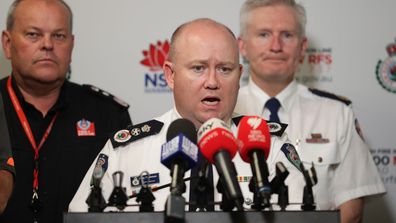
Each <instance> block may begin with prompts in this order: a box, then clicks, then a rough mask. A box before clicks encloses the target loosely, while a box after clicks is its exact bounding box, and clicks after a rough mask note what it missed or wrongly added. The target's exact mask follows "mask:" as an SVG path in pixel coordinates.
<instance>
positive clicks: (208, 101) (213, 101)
mask: <svg viewBox="0 0 396 223" xmlns="http://www.w3.org/2000/svg"><path fill="white" fill-rule="evenodd" d="M201 101H202V103H204V104H205V105H217V104H218V103H219V102H220V98H218V97H206V98H204V99H202V100H201Z"/></svg>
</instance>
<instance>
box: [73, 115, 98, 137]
mask: <svg viewBox="0 0 396 223" xmlns="http://www.w3.org/2000/svg"><path fill="white" fill-rule="evenodd" d="M76 127H77V136H95V123H93V122H90V121H88V120H86V119H81V120H80V121H78V122H77V123H76Z"/></svg>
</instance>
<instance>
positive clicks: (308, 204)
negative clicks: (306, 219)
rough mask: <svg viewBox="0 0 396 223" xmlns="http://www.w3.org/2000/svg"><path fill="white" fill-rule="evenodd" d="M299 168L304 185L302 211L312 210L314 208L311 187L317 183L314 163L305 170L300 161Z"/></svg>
mask: <svg viewBox="0 0 396 223" xmlns="http://www.w3.org/2000/svg"><path fill="white" fill-rule="evenodd" d="M300 167H301V170H302V172H303V175H304V179H305V187H304V194H303V204H302V205H301V209H302V210H304V211H312V210H315V209H316V205H315V201H314V195H313V191H312V187H313V186H314V185H316V184H317V183H318V178H317V176H316V171H315V167H314V164H313V163H312V167H311V168H310V169H309V170H305V168H304V165H303V164H302V163H301V165H300Z"/></svg>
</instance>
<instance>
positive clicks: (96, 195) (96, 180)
mask: <svg viewBox="0 0 396 223" xmlns="http://www.w3.org/2000/svg"><path fill="white" fill-rule="evenodd" d="M105 164H106V165H105ZM106 169H107V156H106V155H104V154H100V155H99V158H98V161H97V162H96V165H95V168H94V171H93V174H92V178H91V193H90V194H89V196H88V198H87V200H86V201H85V203H87V204H88V212H103V210H104V209H105V208H106V201H105V199H104V197H103V194H102V188H101V187H100V183H101V181H102V178H103V176H104V173H105V172H106Z"/></svg>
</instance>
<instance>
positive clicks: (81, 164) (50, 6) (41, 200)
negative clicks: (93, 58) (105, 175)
mask: <svg viewBox="0 0 396 223" xmlns="http://www.w3.org/2000/svg"><path fill="white" fill-rule="evenodd" d="M73 44H74V36H73V34H72V12H71V10H70V8H69V6H68V5H67V4H66V3H65V2H63V1H61V0H46V1H44V0H23V1H15V2H14V3H13V4H12V5H11V7H10V10H9V14H8V17H7V29H6V30H5V31H3V33H2V46H3V50H4V55H5V56H6V57H7V58H8V59H10V60H11V65H12V74H11V76H9V77H6V78H4V79H3V80H1V81H0V90H1V94H2V95H3V98H4V105H5V114H6V119H7V124H8V129H9V132H10V139H11V148H12V152H13V156H14V159H15V169H16V172H17V177H16V181H15V188H14V192H13V194H12V196H11V198H10V200H9V203H8V206H7V208H6V210H5V212H4V213H3V215H2V216H1V217H0V222H40V223H41V222H48V223H54V222H62V212H63V211H65V210H67V207H68V204H69V202H70V200H71V199H72V197H73V195H74V194H75V192H76V190H77V188H78V186H79V184H80V182H81V181H82V178H83V176H84V174H85V172H86V171H87V170H88V168H89V166H90V164H91V163H92V162H93V160H94V158H95V156H96V155H97V153H98V152H99V151H100V149H101V148H102V147H103V145H104V143H105V142H106V139H107V138H108V137H109V134H110V133H111V132H113V131H115V130H117V129H120V128H125V127H126V126H127V125H129V124H131V120H130V117H129V114H128V111H127V108H128V105H125V104H120V103H118V101H119V100H115V98H114V97H113V96H112V95H110V94H108V93H107V92H103V91H102V90H100V89H98V88H95V87H92V86H80V85H77V84H74V83H71V82H69V81H67V80H66V73H67V71H68V70H69V66H70V62H71V53H72V49H73Z"/></svg>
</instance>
